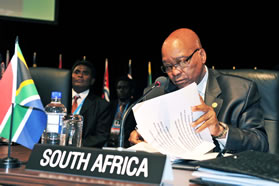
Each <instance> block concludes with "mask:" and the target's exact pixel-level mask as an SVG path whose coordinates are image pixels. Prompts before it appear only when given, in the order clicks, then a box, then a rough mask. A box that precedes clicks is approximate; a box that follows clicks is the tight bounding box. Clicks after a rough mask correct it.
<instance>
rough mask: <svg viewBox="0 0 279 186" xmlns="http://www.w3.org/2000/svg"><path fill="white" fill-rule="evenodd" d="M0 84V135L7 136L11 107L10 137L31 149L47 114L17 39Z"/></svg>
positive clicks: (7, 137) (41, 131)
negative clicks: (11, 128)
mask: <svg viewBox="0 0 279 186" xmlns="http://www.w3.org/2000/svg"><path fill="white" fill-rule="evenodd" d="M0 88H1V90H2V91H1V96H0V102H1V107H0V136H1V137H4V138H6V139H9V134H10V127H11V116H12V111H13V119H12V121H13V130H12V136H11V139H12V141H13V142H16V143H19V144H21V145H23V146H25V147H27V148H29V149H32V148H33V146H34V144H36V143H38V141H39V139H40V137H41V135H42V133H43V130H44V129H45V128H46V123H47V116H46V114H45V112H44V107H43V104H42V102H41V99H40V96H39V94H38V92H37V90H36V87H35V85H34V81H33V80H32V78H31V75H30V72H29V69H28V66H27V64H26V62H25V59H24V57H23V55H22V52H21V50H20V48H19V45H18V41H16V44H15V53H14V55H13V57H12V60H11V62H10V64H9V65H8V67H7V69H6V71H5V73H4V75H3V78H2V79H1V80H0ZM12 109H13V110H12Z"/></svg>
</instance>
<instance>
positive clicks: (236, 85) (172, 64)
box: [129, 28, 269, 153]
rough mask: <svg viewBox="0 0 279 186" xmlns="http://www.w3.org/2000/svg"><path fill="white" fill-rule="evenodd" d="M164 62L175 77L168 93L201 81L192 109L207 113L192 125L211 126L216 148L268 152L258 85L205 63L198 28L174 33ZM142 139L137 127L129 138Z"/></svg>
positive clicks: (166, 46) (165, 48) (166, 44)
mask: <svg viewBox="0 0 279 186" xmlns="http://www.w3.org/2000/svg"><path fill="white" fill-rule="evenodd" d="M162 61H163V66H162V71H163V72H165V73H166V74H167V75H168V77H169V79H170V80H171V83H170V84H169V85H168V87H166V88H165V90H164V94H166V93H168V92H172V91H175V90H177V89H180V88H184V87H186V86H187V85H189V84H191V83H193V82H196V83H197V85H198V91H199V93H200V99H201V105H197V106H195V107H192V111H193V112H195V111H203V112H204V114H203V115H202V116H201V117H200V118H199V119H197V120H196V121H195V122H193V123H192V126H193V127H195V126H198V125H199V124H200V123H202V122H204V123H203V124H202V125H201V126H200V127H199V128H197V129H196V132H201V131H202V130H204V129H205V128H209V131H210V133H211V135H212V138H213V140H214V143H215V144H216V148H215V149H214V151H220V150H223V149H225V150H227V152H230V153H237V152H241V151H245V150H256V151H263V152H267V151H268V148H269V145H268V140H267V135H266V132H265V129H264V118H263V111H262V109H261V106H260V95H259V93H258V90H257V87H256V84H255V83H254V82H252V81H250V80H247V79H243V78H241V77H236V76H231V75H224V74H221V73H219V72H218V71H216V70H212V69H208V68H207V67H206V65H205V63H206V52H205V50H204V49H203V48H202V45H201V42H200V39H199V37H198V36H197V34H196V33H195V32H194V31H192V30H190V29H187V28H181V29H178V30H175V31H174V32H173V33H171V34H170V35H169V36H168V37H167V39H166V40H165V41H164V43H163V46H162ZM154 91H155V90H154ZM153 95H154V94H153ZM157 96H159V94H157ZM150 98H152V97H149V98H148V99H150ZM141 139H142V138H141V137H140V134H139V133H138V132H137V131H136V130H134V131H133V132H132V133H131V135H130V138H129V141H130V142H131V143H134V144H136V143H139V142H141Z"/></svg>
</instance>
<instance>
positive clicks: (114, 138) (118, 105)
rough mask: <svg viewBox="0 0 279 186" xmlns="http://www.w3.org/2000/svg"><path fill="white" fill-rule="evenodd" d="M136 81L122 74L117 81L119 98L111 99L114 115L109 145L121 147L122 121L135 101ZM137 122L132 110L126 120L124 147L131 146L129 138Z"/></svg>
mask: <svg viewBox="0 0 279 186" xmlns="http://www.w3.org/2000/svg"><path fill="white" fill-rule="evenodd" d="M134 91H135V88H134V82H133V80H132V79H129V78H128V76H121V77H119V78H118V79H117V81H116V95H117V99H113V100H112V101H111V105H112V115H113V116H114V119H113V122H112V126H111V132H110V139H109V141H108V143H107V147H119V146H120V144H119V134H120V126H121V121H122V119H123V116H124V113H125V112H126V111H127V109H128V108H129V106H130V105H131V104H132V103H133V102H134V98H133V96H134ZM135 126H136V122H135V119H134V115H133V112H130V113H129V115H128V116H127V118H126V120H125V126H124V147H126V148H127V147H129V146H130V142H129V141H128V138H129V136H130V133H131V132H132V131H133V130H134V128H135Z"/></svg>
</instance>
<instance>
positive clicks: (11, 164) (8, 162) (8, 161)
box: [0, 103, 20, 169]
mask: <svg viewBox="0 0 279 186" xmlns="http://www.w3.org/2000/svg"><path fill="white" fill-rule="evenodd" d="M13 116H14V103H12V113H11V125H10V134H9V141H8V157H6V158H4V159H0V168H6V169H8V168H17V167H20V161H18V159H16V158H13V157H11V144H12V139H11V138H12V131H13Z"/></svg>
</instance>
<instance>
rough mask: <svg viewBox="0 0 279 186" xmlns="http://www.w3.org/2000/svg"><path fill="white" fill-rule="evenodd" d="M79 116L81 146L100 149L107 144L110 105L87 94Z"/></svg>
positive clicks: (110, 115) (90, 93)
mask: <svg viewBox="0 0 279 186" xmlns="http://www.w3.org/2000/svg"><path fill="white" fill-rule="evenodd" d="M80 115H82V116H83V119H84V122H83V135H82V136H83V142H82V144H83V146H86V147H98V148H101V147H103V146H104V144H105V143H106V142H107V140H108V138H109V134H110V127H111V123H112V118H113V116H112V114H111V105H110V104H109V103H108V102H106V101H105V100H103V99H101V98H100V97H98V96H96V95H94V94H93V93H92V91H90V92H89V94H88V96H87V97H86V98H85V100H84V103H83V105H82V108H81V110H80Z"/></svg>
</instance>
